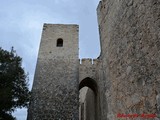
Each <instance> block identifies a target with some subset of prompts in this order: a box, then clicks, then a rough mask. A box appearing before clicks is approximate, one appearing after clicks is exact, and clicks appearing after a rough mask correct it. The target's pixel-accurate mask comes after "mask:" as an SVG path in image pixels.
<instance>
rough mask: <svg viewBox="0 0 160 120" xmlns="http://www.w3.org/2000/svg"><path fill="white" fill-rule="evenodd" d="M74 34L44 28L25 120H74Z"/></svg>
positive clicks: (74, 30)
mask: <svg viewBox="0 0 160 120" xmlns="http://www.w3.org/2000/svg"><path fill="white" fill-rule="evenodd" d="M78 30H79V28H78V25H62V24H44V26H43V32H42V38H41V44H40V49H39V54H38V61H37V66H36V71H35V77H34V83H33V88H32V98H31V102H30V107H29V111H28V112H29V113H28V118H27V119H28V120H41V119H46V120H57V119H58V120H64V119H66V120H71V119H72V120H77V119H78V112H79V111H78V103H79V102H78V97H79V96H78V95H79V93H78V92H79V90H78V84H79V82H78V66H79V59H78V56H79V55H78Z"/></svg>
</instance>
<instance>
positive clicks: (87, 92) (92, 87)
mask: <svg viewBox="0 0 160 120" xmlns="http://www.w3.org/2000/svg"><path fill="white" fill-rule="evenodd" d="M97 91H98V90H97V83H96V82H95V81H94V80H93V79H91V78H89V77H87V78H85V79H83V80H82V81H81V82H80V84H79V120H96V118H97V115H96V113H97V112H96V110H97Z"/></svg>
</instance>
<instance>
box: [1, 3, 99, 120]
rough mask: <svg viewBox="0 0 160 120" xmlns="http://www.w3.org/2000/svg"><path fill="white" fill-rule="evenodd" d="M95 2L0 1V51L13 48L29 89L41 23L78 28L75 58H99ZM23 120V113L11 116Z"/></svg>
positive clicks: (24, 114) (25, 114)
mask: <svg viewBox="0 0 160 120" xmlns="http://www.w3.org/2000/svg"><path fill="white" fill-rule="evenodd" d="M98 3H99V0H3V1H1V3H0V23H1V24H0V47H2V48H3V49H6V50H10V49H11V47H12V46H13V47H14V49H15V50H16V51H17V54H18V55H19V56H21V57H22V59H23V67H24V68H25V71H26V72H29V79H30V82H29V83H30V86H29V87H30V89H31V87H32V83H33V76H34V71H35V66H36V61H37V55H38V49H39V43H40V38H41V32H42V26H43V23H52V24H57V23H58V24H78V25H79V28H80V29H79V48H80V49H79V50H80V51H79V55H80V56H79V57H80V58H97V57H98V56H99V54H100V45H99V44H100V43H99V35H98V24H97V15H96V8H97V5H98ZM14 116H16V117H17V119H18V120H25V119H26V116H27V111H26V109H18V110H17V112H15V113H14Z"/></svg>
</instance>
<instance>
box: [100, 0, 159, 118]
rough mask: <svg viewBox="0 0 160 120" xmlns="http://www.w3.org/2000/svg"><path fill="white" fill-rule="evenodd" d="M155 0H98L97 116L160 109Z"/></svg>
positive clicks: (156, 0)
mask: <svg viewBox="0 0 160 120" xmlns="http://www.w3.org/2000/svg"><path fill="white" fill-rule="evenodd" d="M159 13H160V1H159V0H102V1H101V2H100V4H99V6H98V8H97V14H98V23H99V32H100V42H101V55H100V58H99V59H100V61H101V62H100V65H99V69H100V70H102V71H99V73H98V77H99V79H98V84H99V86H100V87H99V91H100V105H101V117H102V118H101V119H102V120H107V118H108V120H115V119H117V118H116V116H117V114H118V113H124V114H132V113H135V114H142V113H146V114H147V113H148V114H153V113H156V114H159V113H160V87H159V86H160V14H159Z"/></svg>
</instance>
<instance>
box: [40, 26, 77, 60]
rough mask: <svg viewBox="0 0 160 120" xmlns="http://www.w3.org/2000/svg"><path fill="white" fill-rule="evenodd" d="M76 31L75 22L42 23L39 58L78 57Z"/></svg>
mask: <svg viewBox="0 0 160 120" xmlns="http://www.w3.org/2000/svg"><path fill="white" fill-rule="evenodd" d="M78 33H79V26H78V25H76V24H46V23H45V24H44V26H43V32H42V37H41V44H40V51H39V58H45V59H47V58H48V59H57V58H58V59H59V58H62V59H78V57H79V54H78Z"/></svg>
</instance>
